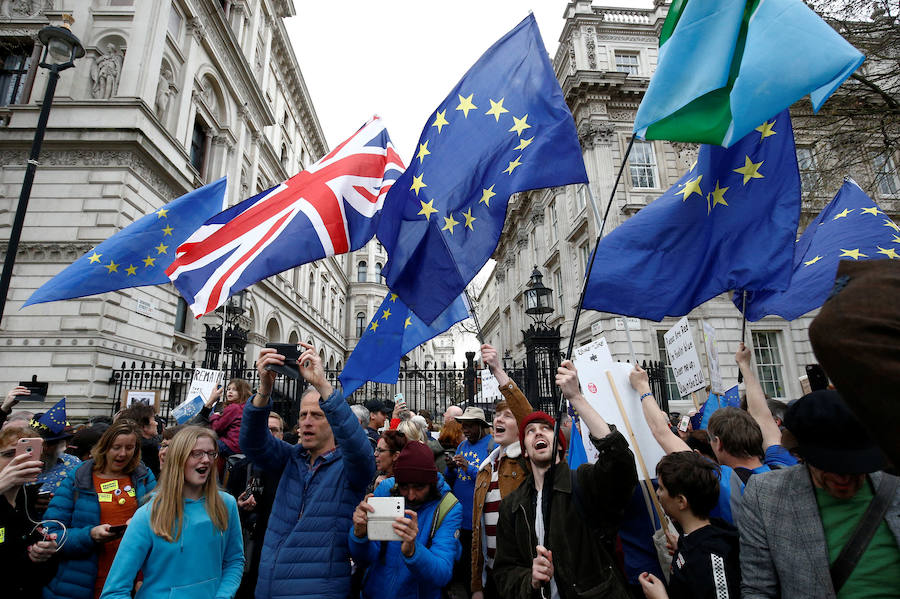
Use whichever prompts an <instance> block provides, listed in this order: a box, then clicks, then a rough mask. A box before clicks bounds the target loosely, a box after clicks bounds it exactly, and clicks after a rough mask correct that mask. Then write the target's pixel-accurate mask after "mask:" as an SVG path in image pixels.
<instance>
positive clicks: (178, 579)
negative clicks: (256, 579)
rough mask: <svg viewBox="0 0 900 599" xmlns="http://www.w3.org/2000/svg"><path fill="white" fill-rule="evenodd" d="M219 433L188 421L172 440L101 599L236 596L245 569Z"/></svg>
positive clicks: (236, 516) (236, 510)
mask: <svg viewBox="0 0 900 599" xmlns="http://www.w3.org/2000/svg"><path fill="white" fill-rule="evenodd" d="M217 441H218V439H217V438H216V434H215V433H214V432H213V431H211V430H209V429H207V428H203V427H200V426H187V427H185V428H184V429H182V430H181V431H179V432H178V434H177V435H175V437H174V438H173V439H172V442H171V444H170V445H169V449H168V452H167V454H166V461H165V465H164V466H163V469H162V472H161V473H160V479H159V484H158V485H157V487H156V491H155V492H154V493H153V496H152V498H151V500H150V501H149V502H148V503H147V504H146V505H144V506H143V507H141V508H140V509H139V510H138V511H137V512H136V513H135V515H134V518H132V521H131V524H130V525H129V527H128V530H127V532H126V533H125V538H124V539H123V540H122V545H121V547H120V548H119V553H118V554H117V555H116V559H115V561H114V562H113V565H112V569H111V570H110V572H109V576H108V577H107V579H106V586H105V587H104V588H103V595H102V596H101V599H114V598H115V599H130V597H131V589H132V587H133V586H134V580H135V576H136V575H137V573H138V571H139V570H142V571H143V573H144V582H143V585H142V586H141V588H140V590H139V591H138V593H137V595H136V598H137V599H156V598H158V597H159V598H168V597H191V598H192V599H202V598H207V597H208V598H209V599H213V598H216V597H233V596H234V594H235V593H236V592H237V589H238V586H239V585H240V582H241V574H242V573H243V568H244V545H243V541H242V539H241V524H240V519H239V517H238V509H237V503H236V502H235V499H234V498H233V497H232V496H231V495H228V494H227V493H225V492H224V491H220V490H219V488H218V486H217V484H216V469H215V461H216V457H217V455H218V451H219V450H218V446H217Z"/></svg>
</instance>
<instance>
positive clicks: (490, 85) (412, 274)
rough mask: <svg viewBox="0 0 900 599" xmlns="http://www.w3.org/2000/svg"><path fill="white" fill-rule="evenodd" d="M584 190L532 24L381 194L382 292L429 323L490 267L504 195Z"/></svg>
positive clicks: (474, 74) (444, 108)
mask: <svg viewBox="0 0 900 599" xmlns="http://www.w3.org/2000/svg"><path fill="white" fill-rule="evenodd" d="M585 182H587V174H586V173H585V170H584V161H583V159H582V155H581V147H580V145H579V144H578V136H577V134H576V132H575V123H574V121H573V120H572V114H571V113H570V112H569V108H568V106H566V102H565V99H564V98H563V95H562V91H561V90H560V88H559V83H557V81H556V75H555V74H554V72H553V67H552V66H551V64H550V60H549V58H548V57H547V50H546V49H545V48H544V43H543V41H542V40H541V36H540V33H539V32H538V27H537V23H536V22H535V20H534V16H532V15H529V16H528V17H527V18H525V20H524V21H522V22H521V23H519V24H518V25H517V26H516V27H515V29H513V30H512V31H510V32H509V33H507V34H506V35H505V36H504V37H503V38H502V39H500V40H499V41H498V42H497V43H495V44H494V45H493V46H492V47H491V48H490V49H489V50H488V51H487V52H485V53H484V54H483V55H482V56H481V58H480V59H479V60H478V62H476V63H475V65H474V66H473V67H472V68H471V69H469V71H468V72H467V73H466V74H465V75H464V76H463V78H462V79H461V80H460V82H459V83H458V84H457V85H456V87H454V88H453V90H452V91H451V92H450V94H449V95H448V96H447V97H446V98H445V99H444V101H443V102H441V103H440V105H439V106H438V107H437V109H436V110H435V111H434V113H433V114H432V115H431V117H430V118H429V119H428V121H427V123H426V125H425V128H424V129H423V130H422V135H421V137H420V138H419V144H418V151H417V152H416V154H415V157H414V158H413V160H412V163H411V164H410V165H409V167H407V169H406V172H405V173H404V174H403V175H402V176H401V177H400V178H399V179H398V180H397V182H396V183H395V184H394V186H393V187H392V188H391V190H390V191H389V192H388V194H387V197H386V198H385V202H384V208H383V209H382V215H381V222H380V224H379V228H378V238H379V240H380V241H381V243H382V244H383V245H384V247H385V248H387V251H388V261H387V264H386V265H385V267H384V270H383V274H384V276H385V278H386V280H387V284H388V287H390V288H391V289H392V290H393V291H394V293H396V294H397V295H399V296H400V298H401V299H402V300H403V301H404V302H406V304H407V305H408V306H409V307H410V308H411V309H412V310H413V312H415V313H416V314H417V315H418V316H420V317H421V318H422V319H423V320H424V321H425V322H431V321H433V320H434V319H435V318H436V317H437V316H438V315H439V314H441V313H442V312H443V311H444V309H446V308H447V306H449V305H450V304H451V303H452V302H453V301H454V300H455V299H456V298H457V297H458V296H459V295H460V293H462V292H463V290H464V289H465V287H466V285H467V284H468V283H469V281H471V280H472V279H473V278H474V277H475V275H476V274H478V271H479V270H480V269H481V267H482V266H484V264H485V263H486V262H487V260H488V258H490V257H491V254H492V253H493V252H494V249H495V248H496V247H497V241H498V240H499V238H500V233H501V231H502V230H503V221H504V220H505V219H506V204H507V202H508V201H509V196H510V194H512V193H515V192H517V191H525V190H528V189H537V188H542V187H554V186H557V185H566V184H569V183H585ZM432 219H433V220H432Z"/></svg>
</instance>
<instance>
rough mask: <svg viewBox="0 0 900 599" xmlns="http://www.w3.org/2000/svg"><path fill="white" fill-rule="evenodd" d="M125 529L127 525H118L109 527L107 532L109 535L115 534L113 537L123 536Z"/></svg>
mask: <svg viewBox="0 0 900 599" xmlns="http://www.w3.org/2000/svg"><path fill="white" fill-rule="evenodd" d="M126 528H128V525H127V524H120V525H118V526H110V527H109V532H111V533H113V534H115V535H124V534H125V529H126Z"/></svg>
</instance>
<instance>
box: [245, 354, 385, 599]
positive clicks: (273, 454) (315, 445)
mask: <svg viewBox="0 0 900 599" xmlns="http://www.w3.org/2000/svg"><path fill="white" fill-rule="evenodd" d="M300 345H301V346H302V347H303V348H304V351H303V353H302V354H300V357H299V358H298V360H297V362H298V366H299V371H300V374H301V375H302V376H303V378H304V379H306V381H307V382H308V383H309V384H310V385H311V387H312V388H311V389H309V390H307V391H306V392H305V393H304V394H303V397H302V398H301V400H300V423H299V429H300V443H299V444H298V445H289V444H287V443H285V442H284V441H281V440H278V439H276V438H275V437H273V436H272V435H270V434H269V429H268V417H269V411H270V410H271V403H270V398H271V393H272V385H273V383H274V382H275V373H274V372H272V371H270V370H268V367H269V366H271V365H283V364H284V356H283V355H281V354H278V353H277V352H276V351H275V350H274V349H271V348H264V349H263V350H261V351H260V353H259V358H258V359H257V361H256V368H257V370H258V371H259V380H260V382H259V389H258V390H257V393H256V395H255V396H254V397H253V401H248V402H247V406H246V407H245V408H244V416H243V419H242V420H241V437H240V444H241V448H242V449H243V450H244V452H245V453H246V454H247V456H248V457H249V458H250V460H251V461H252V462H253V463H254V464H255V465H257V466H258V467H260V468H262V469H263V470H266V471H272V472H281V473H282V474H281V481H280V482H279V484H278V491H277V492H276V495H275V505H274V507H273V509H272V515H271V516H270V517H269V525H268V530H267V531H266V535H265V540H264V541H263V549H262V557H261V559H260V566H259V580H258V582H257V585H256V597H257V598H258V599H263V598H267V599H268V598H269V597H272V598H279V599H280V598H287V597H291V598H299V597H327V598H331V597H333V598H336V599H337V598H340V599H344V598H345V597H346V596H347V595H348V594H349V592H350V554H349V551H348V549H347V530H348V529H349V528H350V524H351V517H352V516H353V510H354V508H355V507H356V505H357V504H358V503H359V502H360V501H361V500H362V498H363V496H364V495H365V491H366V486H367V485H368V484H369V481H370V480H372V477H373V476H374V475H375V460H374V458H373V457H372V446H371V445H370V444H369V441H368V439H367V438H366V433H365V431H363V429H362V428H360V426H359V421H358V420H357V419H356V416H354V415H353V412H352V411H351V410H350V406H349V405H348V404H347V402H346V401H345V400H344V397H343V394H342V393H341V392H340V391H339V390H337V389H333V388H332V386H331V384H330V383H329V382H328V380H327V379H326V378H325V370H324V369H323V367H322V360H321V358H320V357H319V356H318V354H317V353H316V350H315V349H314V348H313V347H312V346H311V345H308V344H306V343H301V344H300Z"/></svg>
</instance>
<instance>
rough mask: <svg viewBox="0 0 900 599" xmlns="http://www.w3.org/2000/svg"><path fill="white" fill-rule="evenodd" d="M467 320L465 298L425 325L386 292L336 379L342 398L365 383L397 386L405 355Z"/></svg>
mask: <svg viewBox="0 0 900 599" xmlns="http://www.w3.org/2000/svg"><path fill="white" fill-rule="evenodd" d="M468 317H469V309H468V307H467V305H466V302H465V299H464V297H463V296H457V298H456V300H455V301H454V302H453V303H452V304H450V306H449V307H448V308H447V309H446V310H444V311H443V312H442V313H441V314H440V315H439V316H438V317H437V318H436V319H435V320H434V322H432V323H431V324H430V325H427V324H425V323H424V322H422V319H421V318H419V317H418V316H416V315H415V314H413V312H412V311H411V310H410V309H409V308H407V307H406V305H405V304H404V303H403V301H402V300H401V299H400V298H399V296H398V295H397V294H396V293H393V292H392V291H389V292H388V294H387V295H386V296H385V298H384V301H382V302H381V305H380V306H379V307H378V310H376V311H375V315H374V316H373V317H372V320H371V322H369V326H367V327H366V330H365V333H363V336H362V337H360V339H359V342H358V343H357V344H356V348H354V350H353V353H351V354H350V357H349V358H347V364H346V365H345V366H344V369H343V370H342V371H341V374H340V376H339V377H338V379H339V380H340V381H341V385H342V386H343V388H344V397H349V396H350V394H351V393H353V392H354V391H356V390H357V389H359V388H360V387H361V386H363V385H364V384H365V383H366V381H375V382H377V383H396V382H397V377H398V375H399V374H400V359H401V358H402V357H403V356H404V355H406V354H407V353H408V352H410V351H411V350H413V349H414V348H416V347H418V346H419V345H421V344H423V343H425V342H426V341H428V340H429V339H431V338H432V337H436V336H437V335H440V334H441V333H443V332H444V331H446V330H447V329H449V328H450V327H451V326H453V325H454V324H456V323H457V322H459V321H460V320H464V319H466V318H468Z"/></svg>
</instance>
